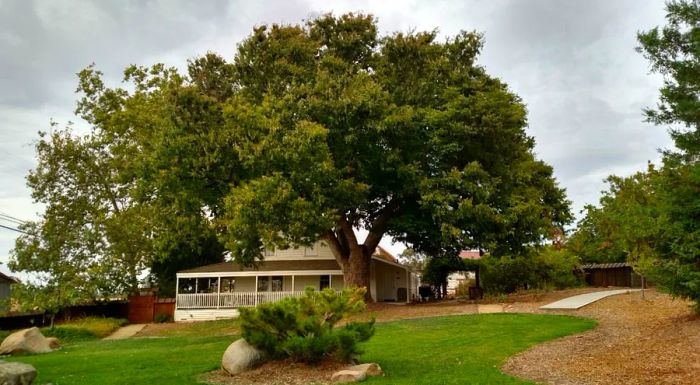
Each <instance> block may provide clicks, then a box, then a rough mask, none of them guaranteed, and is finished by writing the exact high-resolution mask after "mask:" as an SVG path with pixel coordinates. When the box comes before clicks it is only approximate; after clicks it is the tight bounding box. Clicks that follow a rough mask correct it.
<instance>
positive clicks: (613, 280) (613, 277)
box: [579, 262, 641, 287]
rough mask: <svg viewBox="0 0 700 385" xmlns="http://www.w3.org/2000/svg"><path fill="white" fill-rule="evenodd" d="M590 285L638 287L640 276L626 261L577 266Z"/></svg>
mask: <svg viewBox="0 0 700 385" xmlns="http://www.w3.org/2000/svg"><path fill="white" fill-rule="evenodd" d="M579 269H580V270H581V271H583V274H584V276H585V279H586V283H588V284H589V285H591V286H600V287H607V286H618V287H639V286H641V276H640V275H639V274H637V273H636V272H635V271H634V269H633V268H632V265H630V264H629V263H627V262H613V263H589V264H585V265H583V266H581V267H579Z"/></svg>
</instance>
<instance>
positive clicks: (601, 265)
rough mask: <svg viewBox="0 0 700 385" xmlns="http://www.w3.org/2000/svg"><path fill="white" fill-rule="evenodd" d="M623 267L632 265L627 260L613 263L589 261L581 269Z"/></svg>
mask: <svg viewBox="0 0 700 385" xmlns="http://www.w3.org/2000/svg"><path fill="white" fill-rule="evenodd" d="M621 267H632V265H630V264H629V263H627V262H611V263H587V264H585V265H582V266H581V270H592V269H619V268H621Z"/></svg>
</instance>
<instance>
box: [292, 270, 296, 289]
mask: <svg viewBox="0 0 700 385" xmlns="http://www.w3.org/2000/svg"><path fill="white" fill-rule="evenodd" d="M295 291H296V290H294V275H293V274H292V293H294V292H295Z"/></svg>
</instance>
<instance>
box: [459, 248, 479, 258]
mask: <svg viewBox="0 0 700 385" xmlns="http://www.w3.org/2000/svg"><path fill="white" fill-rule="evenodd" d="M459 257H460V258H462V259H481V253H479V250H462V251H460V252H459Z"/></svg>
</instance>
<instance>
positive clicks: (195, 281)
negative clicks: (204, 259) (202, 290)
mask: <svg viewBox="0 0 700 385" xmlns="http://www.w3.org/2000/svg"><path fill="white" fill-rule="evenodd" d="M194 293H195V294H197V293H199V278H195V279H194Z"/></svg>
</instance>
